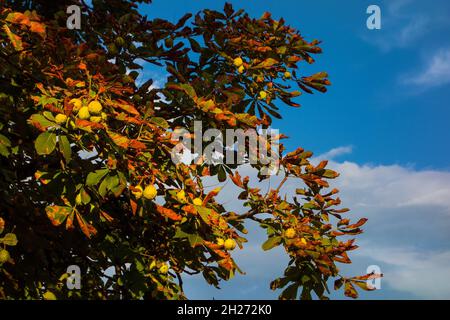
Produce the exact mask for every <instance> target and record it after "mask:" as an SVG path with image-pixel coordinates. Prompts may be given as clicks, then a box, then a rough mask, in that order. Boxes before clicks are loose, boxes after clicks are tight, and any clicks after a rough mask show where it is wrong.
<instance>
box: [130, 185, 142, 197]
mask: <svg viewBox="0 0 450 320" xmlns="http://www.w3.org/2000/svg"><path fill="white" fill-rule="evenodd" d="M134 189H135V191H131V193H132V194H133V195H134V196H135V197H136V199H140V198H141V197H142V193H143V192H144V191H143V190H142V187H141V186H135V187H134Z"/></svg>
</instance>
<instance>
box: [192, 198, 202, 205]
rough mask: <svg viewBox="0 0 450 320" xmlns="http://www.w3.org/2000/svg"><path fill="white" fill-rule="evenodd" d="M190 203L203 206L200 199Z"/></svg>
mask: <svg viewBox="0 0 450 320" xmlns="http://www.w3.org/2000/svg"><path fill="white" fill-rule="evenodd" d="M192 203H193V204H195V205H196V206H201V205H202V204H203V201H202V199H200V198H195V199H194V201H192Z"/></svg>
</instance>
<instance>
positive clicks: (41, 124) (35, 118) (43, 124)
mask: <svg viewBox="0 0 450 320" xmlns="http://www.w3.org/2000/svg"><path fill="white" fill-rule="evenodd" d="M28 122H29V123H30V124H31V125H33V126H34V127H36V128H38V129H42V130H46V129H47V128H50V127H55V126H56V123H54V122H52V121H50V120H48V119H47V118H46V117H44V116H43V115H42V114H39V113H36V114H33V115H32V116H31V117H30V119H28Z"/></svg>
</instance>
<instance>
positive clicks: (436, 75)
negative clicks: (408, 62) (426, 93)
mask: <svg viewBox="0 0 450 320" xmlns="http://www.w3.org/2000/svg"><path fill="white" fill-rule="evenodd" d="M428 61H429V62H428V64H427V66H426V67H425V68H423V70H416V71H415V72H414V73H409V74H408V75H405V76H403V77H402V82H403V83H404V84H414V85H419V86H426V87H435V86H440V85H444V84H448V83H450V48H447V49H442V50H440V51H438V52H436V53H435V54H434V56H432V57H431V59H429V60H428Z"/></svg>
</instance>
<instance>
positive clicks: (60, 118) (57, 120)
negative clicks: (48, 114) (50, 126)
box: [55, 113, 67, 124]
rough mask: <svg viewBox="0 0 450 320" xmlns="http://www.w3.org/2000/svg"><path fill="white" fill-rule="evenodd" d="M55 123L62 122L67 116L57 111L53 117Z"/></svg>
mask: <svg viewBox="0 0 450 320" xmlns="http://www.w3.org/2000/svg"><path fill="white" fill-rule="evenodd" d="M55 121H56V123H57V124H64V123H65V122H66V121H67V116H66V115H65V114H63V113H58V114H57V115H56V117H55Z"/></svg>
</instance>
